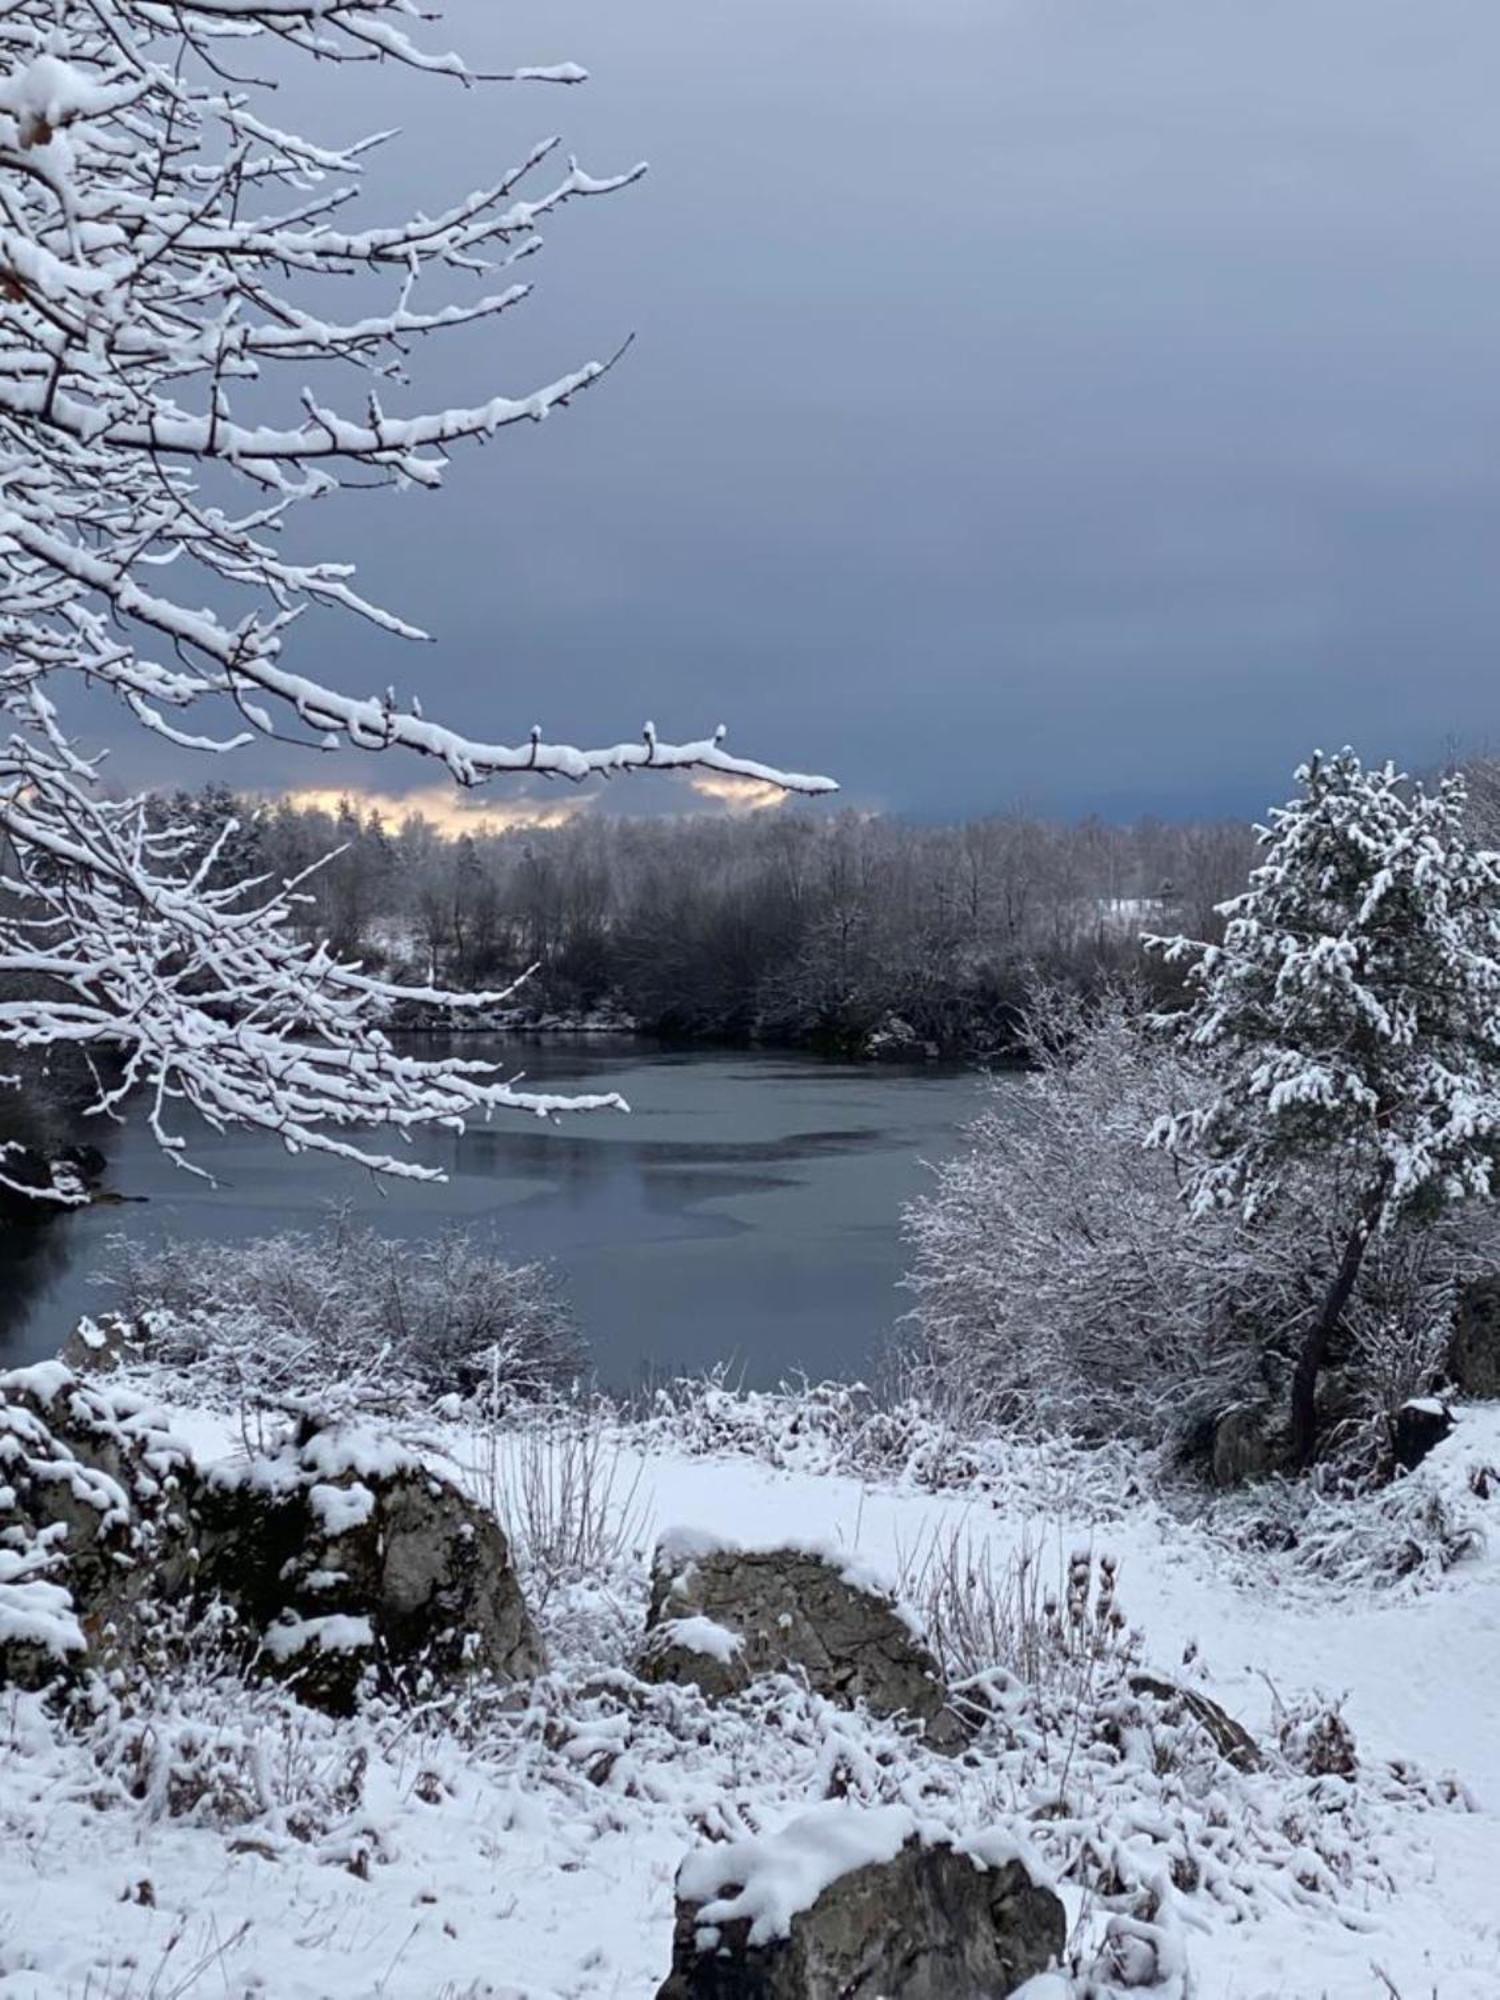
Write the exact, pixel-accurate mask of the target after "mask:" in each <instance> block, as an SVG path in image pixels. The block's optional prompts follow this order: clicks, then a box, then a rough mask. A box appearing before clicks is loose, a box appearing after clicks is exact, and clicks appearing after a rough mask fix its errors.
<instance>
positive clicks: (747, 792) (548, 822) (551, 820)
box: [280, 771, 787, 840]
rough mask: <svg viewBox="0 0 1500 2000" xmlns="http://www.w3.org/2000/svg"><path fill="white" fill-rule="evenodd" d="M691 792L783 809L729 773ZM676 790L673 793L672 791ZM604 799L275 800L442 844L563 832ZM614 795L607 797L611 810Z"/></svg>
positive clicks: (714, 803) (707, 776)
mask: <svg viewBox="0 0 1500 2000" xmlns="http://www.w3.org/2000/svg"><path fill="white" fill-rule="evenodd" d="M687 782H688V789H690V790H691V791H692V792H693V793H694V794H695V796H696V797H697V798H698V799H701V800H703V801H705V804H704V805H702V806H695V807H691V808H689V810H692V811H696V812H703V811H705V810H707V811H713V810H715V809H717V810H718V811H720V812H725V813H730V814H733V815H735V816H736V817H738V816H739V815H741V814H745V813H760V812H766V811H768V810H769V809H771V808H773V807H775V806H779V805H784V804H785V803H786V798H787V794H786V793H785V792H783V791H781V790H780V789H779V788H778V787H777V786H775V785H768V784H766V783H765V782H764V781H763V780H762V779H759V778H740V777H736V776H735V775H734V774H733V773H732V772H724V771H704V772H698V773H696V774H695V775H693V776H692V777H691V778H689V779H688V781H687ZM674 789H676V787H674ZM603 796H604V794H602V793H600V792H599V791H588V792H575V793H571V794H568V795H565V796H563V797H561V798H502V797H497V796H496V795H494V794H491V793H475V792H466V791H463V790H461V789H459V788H458V787H456V786H452V785H427V786H423V787H422V788H420V789H419V790H417V791H413V792H401V793H394V792H367V791H362V790H359V789H358V788H356V787H354V786H350V785H345V786H332V785H330V786H309V787H304V788H301V789H298V790H294V791H288V792H284V793H282V794H280V797H282V798H283V799H285V801H286V803H287V804H288V805H290V806H293V807H295V808H296V810H297V811H298V812H323V813H327V814H328V816H329V817H330V818H331V819H336V818H337V817H338V815H339V812H340V810H341V809H342V807H343V806H344V805H345V804H348V805H351V806H352V807H353V808H354V810H355V811H356V812H357V813H358V814H359V816H360V817H361V819H364V818H366V817H368V815H369V814H370V813H372V812H373V813H379V815H380V817H381V818H382V819H383V820H384V821H385V822H386V823H387V824H388V825H390V826H393V827H396V826H400V825H401V823H402V822H403V821H404V820H408V819H421V820H425V821H426V822H427V824H428V825H429V826H430V827H431V828H432V829H433V831H434V832H435V833H437V834H440V835H441V836H442V838H443V839H444V840H458V839H459V838H460V837H461V836H462V835H464V834H466V833H468V834H479V835H484V834H499V833H515V832H520V831H524V830H526V829H527V828H530V827H541V828H545V827H557V826H566V825H567V824H568V822H569V821H570V820H574V819H577V818H578V817H579V815H580V814H582V813H585V812H587V811H589V809H590V808H591V807H593V806H595V805H596V804H597V802H598V800H599V799H600V798H601V797H603ZM618 796H619V795H618V794H616V793H612V794H610V795H609V797H610V803H611V804H613V803H614V801H615V799H616V798H617V797H618Z"/></svg>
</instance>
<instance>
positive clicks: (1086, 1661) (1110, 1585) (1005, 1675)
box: [899, 1524, 1140, 1706]
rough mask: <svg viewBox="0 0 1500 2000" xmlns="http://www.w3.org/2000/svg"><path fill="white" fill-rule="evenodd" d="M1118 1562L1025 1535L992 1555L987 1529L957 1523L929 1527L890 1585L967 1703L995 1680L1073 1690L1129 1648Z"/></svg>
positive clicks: (1133, 1642) (1135, 1643) (1128, 1656)
mask: <svg viewBox="0 0 1500 2000" xmlns="http://www.w3.org/2000/svg"><path fill="white" fill-rule="evenodd" d="M1118 1582H1119V1565H1118V1563H1117V1561H1116V1559H1115V1558H1114V1557H1113V1556H1111V1555H1109V1554H1108V1553H1105V1552H1101V1553H1099V1554H1098V1555H1097V1557H1096V1555H1095V1552H1094V1551H1093V1550H1092V1549H1088V1548H1078V1549H1075V1550H1073V1552H1072V1553H1071V1555H1069V1556H1068V1557H1067V1558H1066V1559H1064V1557H1063V1554H1062V1549H1061V1546H1060V1545H1059V1547H1058V1549H1057V1551H1056V1554H1055V1560H1054V1559H1052V1558H1050V1557H1049V1556H1048V1555H1047V1554H1045V1553H1044V1552H1043V1550H1042V1548H1041V1547H1040V1546H1039V1545H1038V1544H1037V1543H1036V1542H1034V1541H1032V1540H1029V1539H1023V1541H1022V1542H1021V1544H1020V1546H1019V1547H1018V1548H1016V1549H1013V1550H1010V1551H1008V1552H1007V1553H1006V1555H1005V1556H1004V1558H1003V1559H1000V1558H998V1557H997V1555H996V1552H995V1550H994V1548H993V1547H992V1545H991V1543H990V1541H989V1539H988V1537H983V1536H976V1535H975V1534H974V1533H973V1531H972V1529H970V1528H969V1527H968V1526H967V1525H964V1524H960V1525H958V1526H956V1527H953V1528H950V1529H949V1530H947V1531H946V1532H944V1533H935V1534H934V1535H933V1536H932V1537H931V1539H930V1540H928V1541H927V1542H926V1543H925V1544H924V1545H922V1546H920V1547H918V1548H916V1549H913V1550H911V1551H909V1552H908V1553H907V1554H906V1555H905V1557H904V1559H903V1562H902V1566H901V1577H900V1581H899V1590H900V1594H901V1597H902V1599H903V1601H905V1602H906V1603H909V1604H911V1605H912V1606H913V1607H914V1608H915V1610H916V1612H917V1614H918V1616H919V1617H920V1619H921V1620H922V1623H923V1626H924V1627H925V1629H926V1632H927V1636H928V1639H929V1640H930V1642H931V1644H932V1647H933V1650H934V1651H935V1652H936V1654H937V1655H938V1658H939V1659H940V1660H941V1661H942V1663H943V1666H944V1668H945V1670H946V1672H947V1673H948V1674H949V1676H950V1677H951V1680H952V1684H953V1689H954V1693H955V1695H956V1696H957V1698H958V1699H959V1700H960V1701H961V1702H964V1701H965V1697H967V1698H968V1701H967V1703H966V1705H968V1704H971V1703H973V1702H975V1701H977V1702H978V1703H979V1704H980V1705H981V1706H983V1705H984V1704H985V1703H986V1701H987V1700H988V1697H989V1695H990V1693H991V1692H992V1691H993V1690H994V1688H995V1686H996V1676H997V1674H998V1676H999V1677H1000V1680H1001V1682H1002V1683H1013V1682H1021V1683H1024V1684H1025V1685H1026V1686H1028V1687H1032V1688H1038V1689H1041V1688H1045V1689H1048V1690H1052V1691H1056V1690H1063V1689H1067V1690H1071V1691H1074V1692H1076V1691H1077V1690H1078V1689H1079V1688H1080V1687H1081V1686H1082V1685H1083V1684H1084V1683H1086V1682H1087V1681H1088V1680H1089V1679H1090V1678H1091V1677H1092V1675H1093V1674H1094V1672H1095V1671H1096V1670H1097V1669H1098V1668H1100V1667H1101V1666H1103V1665H1105V1664H1112V1665H1116V1666H1118V1665H1119V1664H1121V1663H1123V1662H1125V1661H1128V1660H1132V1659H1134V1658H1136V1657H1137V1655H1138V1651H1139V1645H1140V1635H1139V1634H1138V1633H1135V1632H1132V1631H1131V1630H1130V1629H1129V1627H1128V1626H1127V1624H1126V1620H1125V1613H1124V1611H1123V1610H1122V1608H1121V1605H1120V1600H1119V1592H1118Z"/></svg>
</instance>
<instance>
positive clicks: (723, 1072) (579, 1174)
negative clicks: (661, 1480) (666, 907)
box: [7, 1038, 977, 1387]
mask: <svg viewBox="0 0 1500 2000" xmlns="http://www.w3.org/2000/svg"><path fill="white" fill-rule="evenodd" d="M481 1050H482V1052H483V1053H484V1054H486V1055H489V1056H492V1057H494V1058H495V1059H497V1060H501V1061H504V1062H505V1063H506V1065H507V1067H508V1068H514V1069H525V1070H526V1072H527V1074H528V1080H529V1081H530V1082H532V1083H533V1084H535V1085H537V1086H538V1087H545V1088H548V1089H567V1088H576V1089H580V1090H586V1091H591V1090H598V1089H613V1090H619V1091H621V1092H622V1093H623V1094H624V1095H625V1096H626V1097H627V1098H628V1099H629V1100H630V1102H631V1104H632V1107H633V1110H632V1114H631V1115H630V1116H629V1117H622V1116H618V1115H613V1114H601V1115H598V1116H593V1117H587V1118H577V1119H567V1120H563V1121H560V1122H558V1123H556V1124H552V1125H542V1124H539V1123H536V1122H535V1121H532V1120H529V1119H514V1120H505V1121H497V1122H496V1123H494V1124H492V1125H489V1126H480V1127H477V1128H476V1129H474V1130H473V1131H471V1132H468V1133H466V1134H464V1135H463V1136H462V1137H461V1138H460V1137H458V1136H457V1135H454V1134H449V1133H442V1134H432V1135H426V1136H424V1137H423V1138H422V1139H421V1140H419V1141H418V1142H417V1144H416V1145H415V1146H414V1148H413V1152H414V1154H415V1155H416V1157H418V1158H420V1159H421V1160H423V1161H424V1162H425V1163H428V1164H432V1165H440V1166H442V1167H443V1168H444V1169H445V1170H446V1171H447V1172H448V1173H449V1175H450V1176H451V1178H450V1180H449V1182H448V1183H447V1185H445V1186H433V1185H423V1184H414V1183H410V1182H404V1183H379V1182H376V1181H374V1180H372V1178H371V1177H370V1176H368V1175H361V1174H357V1173H350V1172H349V1171H348V1170H347V1169H342V1168H339V1167H338V1166H336V1165H335V1164H333V1163H331V1162H323V1161H319V1160H316V1159H306V1158H304V1159H299V1160H296V1161H293V1160H289V1159H288V1158H287V1156H286V1155H285V1153H284V1152H282V1150H281V1149H280V1148H279V1147H278V1146H277V1145H276V1144H275V1143H274V1142H273V1141H271V1140H269V1139H266V1138H262V1137H259V1136H255V1135H245V1134H237V1135H232V1136H221V1135H217V1134H213V1133H204V1134H202V1135H201V1143H200V1144H199V1145H198V1146H197V1150H196V1153H195V1157H196V1159H197V1162H198V1164H199V1165H201V1166H205V1167H207V1168H208V1169H209V1170H210V1171H211V1172H212V1173H214V1174H215V1175H216V1176H217V1177H218V1180H219V1186H218V1187H217V1188H215V1187H211V1186H208V1185H207V1184H205V1183H203V1182H200V1181H197V1180H193V1179H191V1178H189V1177H187V1176H185V1175H183V1174H181V1173H179V1172H177V1171H175V1170H174V1169H173V1168H172V1166H171V1165H170V1164H169V1163H168V1162H167V1161H165V1160H164V1159H163V1158H162V1157H161V1155H160V1154H158V1153H157V1152H156V1151H155V1150H154V1148H153V1147H152V1146H151V1145H150V1143H149V1140H148V1139H147V1138H146V1136H145V1135H144V1133H142V1132H141V1131H140V1130H139V1129H137V1128H135V1127H131V1128H129V1129H128V1130H127V1131H126V1132H125V1134H124V1135H122V1137H121V1139H120V1140H119V1142H118V1145H117V1147H116V1152H115V1159H114V1162H113V1169H112V1180H113V1182H114V1184H115V1186H116V1187H117V1188H119V1190H120V1191H121V1192H122V1193H125V1194H129V1195H136V1196H145V1197H146V1198H147V1199H146V1203H145V1205H144V1206H140V1207H135V1206H131V1207H127V1208H122V1209H113V1210H100V1211H91V1212H89V1213H87V1214H85V1215H81V1216H78V1217H76V1218H74V1219H71V1220H70V1221H68V1222H67V1223H65V1224H63V1225H62V1226H61V1232H60V1233H59V1236H58V1237H57V1239H56V1242H57V1254H56V1256H55V1257H54V1259H53V1260H52V1262H51V1264H50V1265H49V1266H48V1269H47V1271H46V1273H45V1275H44V1277H42V1278H41V1280H40V1281H39V1282H38V1283H37V1284H36V1285H34V1286H33V1289H32V1292H31V1295H30V1297H29V1298H28V1299H27V1300H25V1301H23V1302H20V1303H19V1304H18V1307H17V1310H16V1311H15V1312H14V1313H13V1314H12V1317H11V1322H10V1332H9V1336H8V1341H7V1344H8V1346H9V1349H10V1351H11V1352H12V1353H25V1354H27V1355H31V1354H37V1353H43V1352H50V1351H53V1350H54V1349H55V1348H56V1345H57V1342H58V1340H59V1339H60V1338H61V1337H62V1335H63V1334H64V1333H65V1332H66V1331H67V1328H68V1327H69V1326H70V1325H71V1323H72V1321H73V1319H75V1318H76V1317H77V1314H78V1313H79V1312H80V1311H83V1310H98V1308H99V1306H100V1305H101V1304H103V1303H106V1302H107V1300H106V1298H105V1296H104V1295H103V1294H102V1293H101V1292H100V1290H99V1288H98V1286H97V1283H96V1282H95V1280H96V1277H97V1274H98V1271H99V1268H100V1266H101V1263H102V1262H103V1260H104V1257H105V1253H106V1239H107V1238H108V1236H109V1235H110V1234H112V1233H113V1232H115V1231H126V1232H128V1233H129V1234H130V1235H131V1236H132V1237H136V1238H140V1239H144V1240H146V1241H150V1240H153V1239H155V1240H159V1239H160V1238H161V1237H162V1236H163V1235H166V1236H170V1237H174V1238H178V1239H181V1238H187V1239H189V1240H192V1239H198V1240H233V1239H244V1238H248V1237H252V1236H259V1235H266V1234H269V1233H272V1232H274V1231H277V1230H282V1229H294V1228H307V1227H310V1226H313V1225H314V1224H315V1223H316V1222H317V1220H318V1217H319V1214H320V1212H322V1211H326V1210H327V1209H329V1208H330V1207H332V1206H333V1205H335V1204H343V1205H347V1206H348V1207H349V1208H350V1209H351V1210H352V1212H353V1214H354V1215H355V1217H356V1218H357V1219H358V1220H359V1221H360V1222H362V1223H367V1224H368V1225H369V1226H371V1227H372V1228H375V1229H378V1230H381V1231H383V1232H385V1233H387V1234H390V1235H396V1236H411V1237H419V1236H425V1235H430V1234H432V1233H434V1232H435V1231H437V1230H439V1229H442V1228H444V1227H448V1226H453V1225H459V1226H470V1227H473V1228H475V1229H476V1230H477V1231H479V1232H481V1233H488V1232H493V1233H495V1234H496V1235H497V1236H498V1237H499V1238H500V1240H501V1241H502V1242H503V1243H504V1245H505V1246H506V1248H507V1249H508V1250H509V1252H510V1253H511V1254H513V1255H516V1256H524V1257H536V1256H544V1257H550V1258H552V1259H553V1260H554V1261H555V1262H556V1264H557V1266H558V1268H559V1270H560V1272H561V1273H562V1275H563V1277H564V1279H565V1281H566V1283H567V1285H568V1288H569V1291H570V1293H571V1296H572V1299H573V1303H574V1307H575V1310H576V1312H577V1314H578V1317H579V1320H580V1322H581V1324H582V1326H583V1329H584V1331H585V1333H586V1335H587V1336H588V1338H589V1341H590V1344H591V1348H592V1353H593V1357H594V1362H595V1366H596V1369H597V1372H598V1373H599V1375H600V1377H601V1378H602V1379H603V1380H604V1381H606V1382H607V1383H608V1384H609V1385H610V1386H612V1387H629V1386H633V1384H634V1383H635V1382H636V1381H637V1380H639V1379H640V1377H641V1376H642V1375H643V1374H644V1373H646V1372H648V1371H660V1370H663V1369H672V1368H677V1367H686V1368H692V1369H697V1368H702V1367H705V1366H708V1365H711V1364H712V1363H714V1362H717V1361H721V1360H728V1361H731V1362H736V1363H739V1364H742V1365H743V1367H744V1369H745V1372H746V1375H747V1378H748V1379H750V1380H752V1381H757V1382H764V1381H769V1380H774V1379H776V1378H777V1377H778V1376H780V1375H782V1374H784V1373H786V1372H788V1371H789V1370H793V1369H797V1368H805V1369H807V1370H808V1372H809V1373H812V1374H819V1373H852V1372H860V1371H863V1370H867V1369H868V1368H869V1367H870V1365H871V1363H872V1360H873V1359H874V1357H875V1356H877V1355H878V1353H879V1352H880V1350H881V1348H882V1346H883V1344H884V1342H885V1339H886V1336H887V1334H888V1331H889V1329H890V1327H891V1325H892V1323H893V1321H894V1320H895V1318H896V1317H897V1315H898V1314H899V1313H900V1312H901V1311H902V1309H903V1306H904V1303H905V1299H904V1295H903V1294H902V1293H901V1292H900V1291H899V1290H898V1281H899V1279H900V1275H901V1271H902V1268H903V1261H904V1260H903V1254H902V1248H901V1243H900V1238H899V1212H900V1209H901V1206H902V1204H903V1202H905V1201H907V1200H909V1199H910V1198H911V1197H912V1196H913V1195H915V1194H916V1193H917V1192H918V1191H919V1190H920V1188H921V1187H922V1186H923V1185H924V1180H925V1175H924V1169H923V1165H922V1162H923V1160H924V1159H933V1158H938V1157H941V1156H942V1155H943V1154H944V1153H945V1152H947V1151H948V1150H950V1148H951V1146H952V1144H953V1135H954V1130H955V1127H956V1126H957V1125H958V1124H959V1123H960V1122H961V1121H962V1120H963V1119H965V1118H967V1117H969V1116H970V1115H972V1113H973V1111H974V1109H975V1106H976V1097H977V1091H976V1082H975V1079H974V1078H972V1077H971V1076H967V1075H963V1074H954V1073H942V1072H939V1071H935V1070H930V1069H924V1070H920V1071H917V1072H915V1073H897V1072H893V1071H889V1070H872V1069H859V1068H842V1067H835V1066H830V1065H825V1064H820V1063H817V1062H815V1061H812V1060H811V1059H809V1060H807V1061H802V1060H799V1059H796V1058H787V1057H785V1056H763V1055H759V1054H754V1053H734V1054H726V1053H723V1052H713V1051H692V1052H689V1053H682V1052H678V1051H660V1050H654V1049H652V1048H651V1047H649V1046H648V1045H643V1044H641V1043H639V1042H636V1041H614V1040H611V1041H607V1042H604V1041H601V1042H591V1043H590V1044H588V1045H587V1046H584V1045H580V1044H578V1043H576V1042H575V1043H551V1044H547V1043H542V1044H537V1043H532V1044H529V1045H526V1046H524V1047H517V1046H516V1045H515V1044H514V1043H501V1042H498V1041H497V1042H495V1043H493V1044H486V1043H482V1042H481V1041H480V1040H479V1039H478V1038H472V1039H470V1038H465V1040H464V1041H463V1043H462V1052H463V1053H465V1054H470V1055H472V1054H478V1053H480V1052H481Z"/></svg>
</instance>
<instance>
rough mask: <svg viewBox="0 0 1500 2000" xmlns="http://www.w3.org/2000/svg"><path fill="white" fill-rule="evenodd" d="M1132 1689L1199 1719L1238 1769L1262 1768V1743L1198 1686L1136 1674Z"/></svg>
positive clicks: (1230, 1762)
mask: <svg viewBox="0 0 1500 2000" xmlns="http://www.w3.org/2000/svg"><path fill="white" fill-rule="evenodd" d="M1130 1692H1131V1693H1132V1694H1136V1695H1146V1696H1147V1697H1149V1699H1151V1700H1152V1701H1155V1702H1159V1703H1160V1704H1161V1706H1162V1707H1163V1708H1164V1709H1166V1710H1167V1711H1168V1713H1169V1714H1173V1713H1175V1714H1178V1715H1187V1716H1189V1717H1191V1719H1192V1720H1193V1721H1194V1722H1196V1723H1197V1724H1198V1726H1199V1728H1200V1729H1202V1730H1203V1732H1204V1734H1205V1735H1206V1736H1207V1737H1208V1739H1209V1741H1210V1742H1211V1743H1212V1744H1213V1746H1214V1748H1215V1750H1217V1751H1218V1753H1219V1755H1220V1756H1221V1757H1222V1758H1223V1759H1224V1762H1225V1763H1226V1764H1230V1765H1232V1766H1233V1767H1234V1769H1235V1770H1236V1771H1245V1772H1249V1771H1260V1770H1263V1769H1264V1768H1265V1758H1264V1757H1263V1756H1262V1755H1261V1751H1260V1745H1259V1744H1258V1743H1257V1742H1256V1740H1255V1738H1254V1737H1253V1736H1252V1735H1251V1734H1250V1732H1249V1730H1248V1729H1246V1728H1245V1726H1244V1725H1243V1723H1239V1722H1236V1721H1235V1719H1234V1717H1233V1716H1232V1715H1230V1714H1229V1712H1228V1711H1227V1710H1226V1709H1222V1708H1220V1706H1219V1704H1218V1703H1217V1702H1216V1701H1210V1699H1209V1698H1208V1696H1207V1695H1206V1694H1200V1692H1199V1691H1198V1689H1197V1688H1185V1687H1179V1686H1178V1685H1177V1684H1176V1682H1175V1681H1164V1680H1159V1679H1158V1678H1157V1676H1156V1675H1155V1674H1132V1675H1131V1676H1130Z"/></svg>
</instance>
